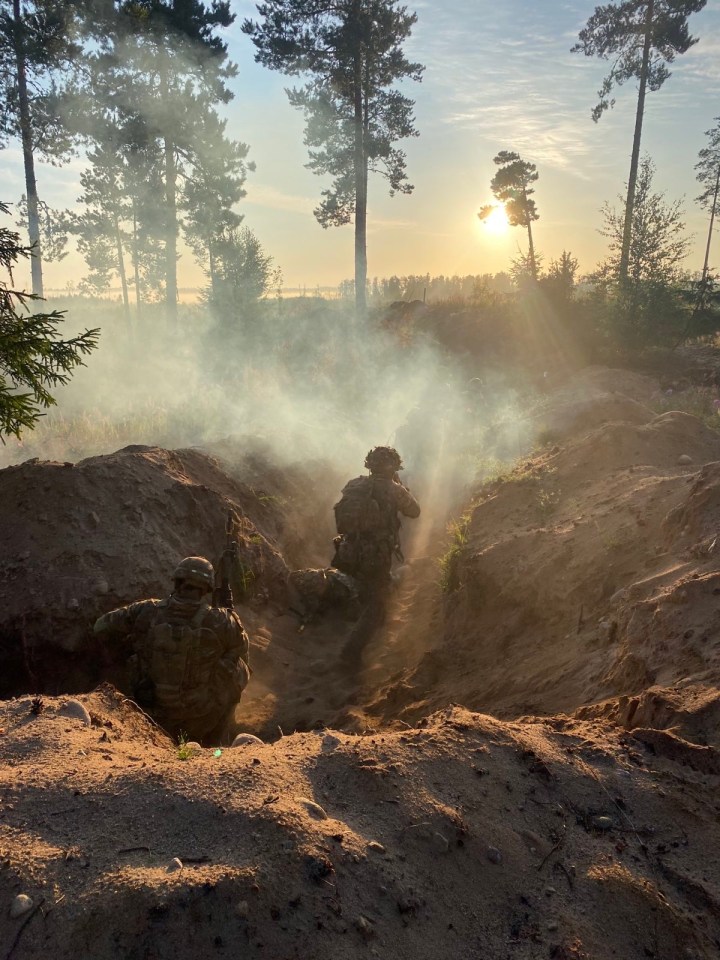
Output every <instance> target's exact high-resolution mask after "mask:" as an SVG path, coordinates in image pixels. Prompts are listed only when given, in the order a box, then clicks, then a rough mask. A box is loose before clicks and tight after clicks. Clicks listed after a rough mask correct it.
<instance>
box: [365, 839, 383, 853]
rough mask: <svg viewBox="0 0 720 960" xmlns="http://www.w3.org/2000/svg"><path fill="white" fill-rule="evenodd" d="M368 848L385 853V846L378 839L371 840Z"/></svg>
mask: <svg viewBox="0 0 720 960" xmlns="http://www.w3.org/2000/svg"><path fill="white" fill-rule="evenodd" d="M367 848H368V850H374V851H375V852H376V853H385V847H384V846H383V845H382V844H381V843H378V842H377V840H371V841H370V843H369V844H368V845H367Z"/></svg>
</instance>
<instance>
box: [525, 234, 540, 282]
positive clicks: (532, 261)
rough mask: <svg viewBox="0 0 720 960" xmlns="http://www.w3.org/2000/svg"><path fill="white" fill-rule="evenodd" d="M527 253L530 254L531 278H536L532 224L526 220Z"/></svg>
mask: <svg viewBox="0 0 720 960" xmlns="http://www.w3.org/2000/svg"><path fill="white" fill-rule="evenodd" d="M527 227H528V253H529V255H530V270H531V272H532V275H533V280H537V278H538V275H537V262H536V260H535V244H534V243H533V235H532V224H531V223H530V221H529V220H528V225H527Z"/></svg>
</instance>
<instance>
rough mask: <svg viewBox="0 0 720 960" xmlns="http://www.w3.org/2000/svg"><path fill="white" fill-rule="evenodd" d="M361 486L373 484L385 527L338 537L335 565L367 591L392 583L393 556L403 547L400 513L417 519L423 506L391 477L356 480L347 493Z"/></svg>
mask: <svg viewBox="0 0 720 960" xmlns="http://www.w3.org/2000/svg"><path fill="white" fill-rule="evenodd" d="M358 483H363V484H368V483H370V484H372V496H373V498H374V499H375V500H377V501H378V502H379V503H380V506H381V510H382V512H383V515H384V518H385V528H384V529H383V530H380V531H377V532H372V533H358V534H343V535H341V536H339V537H336V538H335V541H334V543H335V557H334V559H333V563H332V565H333V567H337V569H338V570H342V571H343V572H344V573H347V574H349V575H350V576H352V577H355V578H356V579H357V580H358V581H360V583H361V584H363V585H364V586H365V587H366V590H367V588H368V587H375V586H379V585H382V584H389V583H390V570H391V568H392V560H393V555H394V553H395V551H396V549H397V548H398V546H399V544H398V533H399V529H400V522H399V519H398V513H401V514H402V515H403V516H404V517H410V518H413V519H414V518H415V517H419V516H420V505H419V504H418V502H417V500H416V499H415V497H414V496H413V495H412V494H411V493H410V491H409V490H408V489H407V487H404V486H403V485H402V484H401V483H400V482H399V481H398V480H393V479H391V478H389V477H376V476H371V477H356V478H355V479H354V480H351V481H350V482H349V483H348V484H346V486H345V487H343V491H342V492H343V494H345V492H346V491H347V490H348V488H350V487H351V486H352V485H353V484H358Z"/></svg>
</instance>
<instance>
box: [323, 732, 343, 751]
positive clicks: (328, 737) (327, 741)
mask: <svg viewBox="0 0 720 960" xmlns="http://www.w3.org/2000/svg"><path fill="white" fill-rule="evenodd" d="M341 743H342V741H341V740H340V738H339V737H334V736H333V735H332V734H331V733H326V734H324V735H323V738H322V752H323V753H332V751H333V750H337V748H338V747H339V746H340V744H341Z"/></svg>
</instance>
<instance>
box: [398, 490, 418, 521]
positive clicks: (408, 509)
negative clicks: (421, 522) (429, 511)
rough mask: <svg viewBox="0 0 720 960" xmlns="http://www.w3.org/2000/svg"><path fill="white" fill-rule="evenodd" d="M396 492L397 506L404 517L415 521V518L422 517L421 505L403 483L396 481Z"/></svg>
mask: <svg viewBox="0 0 720 960" xmlns="http://www.w3.org/2000/svg"><path fill="white" fill-rule="evenodd" d="M393 487H394V490H395V505H396V507H397V509H398V510H399V511H400V513H401V514H402V515H403V516H404V517H410V518H411V519H415V517H419V516H420V504H419V503H418V502H417V500H416V499H415V497H414V496H413V495H412V494H411V493H410V491H409V490H408V488H407V487H405V486H403V484H402V483H400V482H399V481H396V482H395V483H394V484H393Z"/></svg>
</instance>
